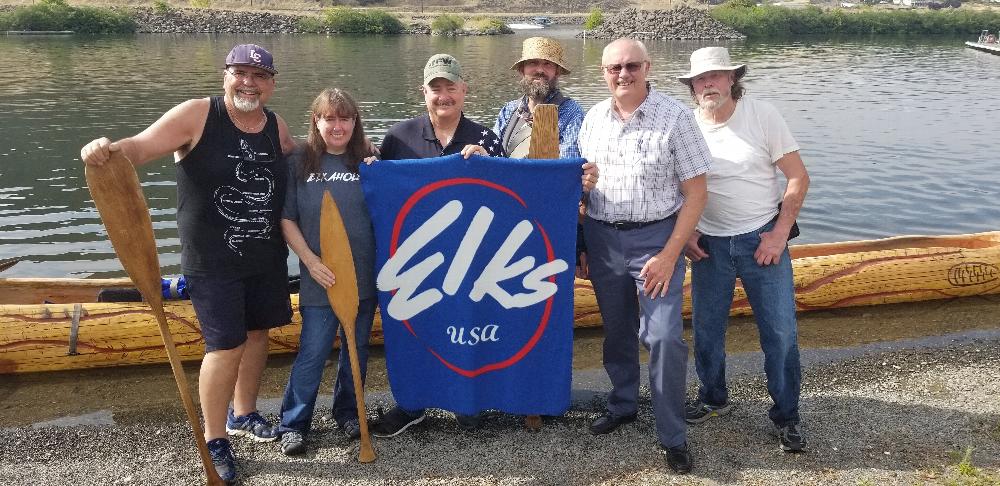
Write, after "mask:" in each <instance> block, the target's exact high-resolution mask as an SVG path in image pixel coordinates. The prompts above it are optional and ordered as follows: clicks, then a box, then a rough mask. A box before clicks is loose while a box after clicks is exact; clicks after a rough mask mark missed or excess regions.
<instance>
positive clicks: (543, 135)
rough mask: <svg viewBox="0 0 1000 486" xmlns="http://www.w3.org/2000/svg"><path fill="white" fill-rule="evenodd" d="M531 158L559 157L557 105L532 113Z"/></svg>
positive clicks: (528, 424) (535, 427) (538, 425)
mask: <svg viewBox="0 0 1000 486" xmlns="http://www.w3.org/2000/svg"><path fill="white" fill-rule="evenodd" d="M528 158H529V159H558V158H559V108H558V107H557V106H556V105H538V106H535V111H533V112H532V113H531V145H529V146H528ZM524 426H525V428H527V429H528V430H529V431H531V432H538V431H539V430H541V429H542V417H541V416H539V415H528V416H527V417H525V418H524Z"/></svg>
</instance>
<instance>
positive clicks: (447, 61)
mask: <svg viewBox="0 0 1000 486" xmlns="http://www.w3.org/2000/svg"><path fill="white" fill-rule="evenodd" d="M436 78H444V79H447V80H448V81H451V82H453V83H457V82H459V81H461V80H462V66H461V65H460V64H459V63H458V59H455V58H454V57H452V56H449V55H448V54H434V55H433V56H431V58H430V59H428V60H427V65H425V66H424V84H425V85H427V84H430V82H431V81H434V80H435V79H436Z"/></svg>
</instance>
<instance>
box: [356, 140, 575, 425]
mask: <svg viewBox="0 0 1000 486" xmlns="http://www.w3.org/2000/svg"><path fill="white" fill-rule="evenodd" d="M581 164H583V159H564V160H534V159H533V160H525V159H504V158H494V157H480V156H473V157H471V158H470V159H469V160H464V159H463V158H462V157H461V156H460V155H453V156H448V157H438V158H432V159H420V160H396V161H378V162H375V163H374V164H372V165H370V166H365V165H364V164H362V167H361V181H362V186H363V187H364V192H365V200H366V201H367V203H368V210H369V211H370V212H371V214H372V221H373V222H374V225H375V240H376V272H377V273H376V275H377V284H378V289H379V307H380V309H381V313H382V329H383V331H384V332H385V359H386V367H387V368H388V371H389V383H390V385H391V386H392V394H393V396H394V398H395V399H396V403H397V404H399V405H400V406H402V407H403V408H404V409H408V410H417V409H421V408H428V407H433V408H442V409H445V410H451V411H453V412H457V413H462V414H473V413H476V412H479V411H481V410H486V409H497V410H501V411H504V412H509V413H514V414H525V415H528V414H540V415H560V414H562V413H563V412H565V411H566V409H567V408H568V407H569V401H570V385H571V377H572V361H573V273H574V266H575V256H576V255H575V245H576V223H577V211H578V204H579V200H580V191H581V182H580V175H581V170H580V165H581Z"/></svg>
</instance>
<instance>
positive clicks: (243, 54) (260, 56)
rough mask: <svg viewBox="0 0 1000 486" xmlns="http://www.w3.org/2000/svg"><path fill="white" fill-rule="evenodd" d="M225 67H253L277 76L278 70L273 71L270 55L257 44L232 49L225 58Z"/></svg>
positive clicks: (242, 45)
mask: <svg viewBox="0 0 1000 486" xmlns="http://www.w3.org/2000/svg"><path fill="white" fill-rule="evenodd" d="M226 66H253V67H258V68H261V69H263V70H265V71H267V72H269V73H271V74H278V70H277V69H274V58H273V57H272V56H271V53H270V52H267V49H264V48H263V47H261V46H258V45H257V44H240V45H238V46H236V47H234V48H233V50H231V51H229V55H228V56H226Z"/></svg>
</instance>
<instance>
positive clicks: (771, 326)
mask: <svg viewBox="0 0 1000 486" xmlns="http://www.w3.org/2000/svg"><path fill="white" fill-rule="evenodd" d="M773 226H774V225H773V223H768V224H766V225H764V226H763V227H761V228H759V229H757V230H754V231H751V232H749V233H744V234H741V235H736V236H708V235H704V236H702V237H701V239H700V240H699V242H698V243H699V245H700V246H701V247H702V249H704V250H705V252H706V253H708V255H709V256H708V258H704V259H702V260H701V261H698V262H693V263H692V264H691V300H692V302H691V303H692V307H693V319H692V325H693V327H694V363H695V369H696V370H697V371H698V378H699V379H700V380H701V386H699V388H698V399H699V400H701V401H702V402H704V403H707V404H709V405H723V404H725V403H727V402H728V400H729V391H728V390H727V389H726V326H727V325H728V321H729V309H730V306H731V305H732V302H733V291H734V287H735V285H736V278H737V277H739V278H740V280H741V281H742V282H743V288H744V289H745V290H746V293H747V298H748V300H749V301H750V308H751V309H753V315H754V319H756V321H757V329H758V330H759V332H760V348H761V350H762V351H763V352H764V373H765V374H766V375H767V391H768V393H769V394H770V395H771V400H773V401H774V405H773V406H772V407H771V410H770V411H769V412H768V416H769V417H770V418H771V421H773V422H774V423H775V425H777V426H779V427H783V426H785V425H789V424H798V423H799V390H800V388H801V384H802V371H801V367H800V365H799V345H798V331H797V323H796V320H795V287H794V282H793V281H792V261H791V258H790V257H789V254H788V249H787V248H786V249H785V251H784V253H783V254H782V255H781V259H780V260H779V261H778V263H777V264H775V265H766V266H761V265H758V264H757V261H756V260H755V259H754V256H753V255H754V252H755V251H756V250H757V247H758V246H759V245H760V234H761V233H763V232H767V231H770V230H771V228H772V227H773Z"/></svg>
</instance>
